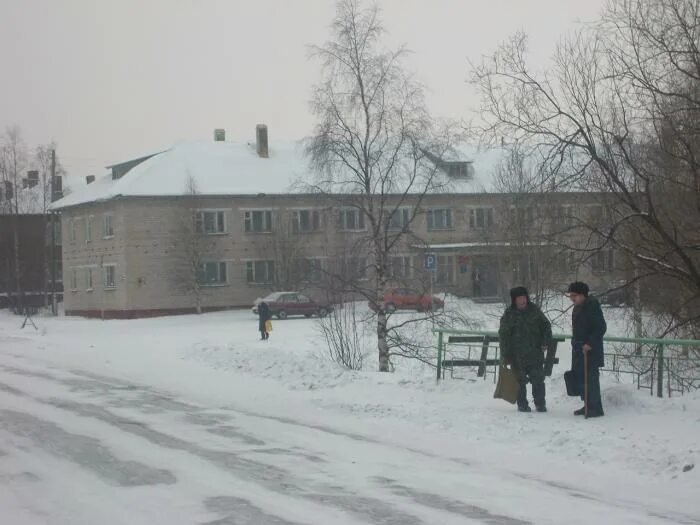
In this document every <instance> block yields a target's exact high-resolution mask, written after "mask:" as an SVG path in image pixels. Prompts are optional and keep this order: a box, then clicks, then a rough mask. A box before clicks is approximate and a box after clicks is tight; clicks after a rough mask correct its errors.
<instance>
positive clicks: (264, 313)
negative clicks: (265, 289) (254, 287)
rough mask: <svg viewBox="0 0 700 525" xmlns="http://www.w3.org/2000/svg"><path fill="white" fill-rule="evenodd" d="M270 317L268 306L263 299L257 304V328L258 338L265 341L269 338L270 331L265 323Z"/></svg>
mask: <svg viewBox="0 0 700 525" xmlns="http://www.w3.org/2000/svg"><path fill="white" fill-rule="evenodd" d="M271 319H272V315H271V314H270V307H269V306H268V305H267V303H266V302H265V301H262V302H261V303H260V304H258V329H259V330H260V339H261V340H262V341H265V340H266V339H269V338H270V332H269V331H268V329H267V323H268V321H270V320H271Z"/></svg>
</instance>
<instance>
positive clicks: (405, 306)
mask: <svg viewBox="0 0 700 525" xmlns="http://www.w3.org/2000/svg"><path fill="white" fill-rule="evenodd" d="M369 307H370V308H372V309H373V310H374V309H376V308H375V307H374V305H373V304H372V303H370V304H369ZM444 307H445V301H443V300H442V299H440V298H439V297H435V296H432V297H431V296H430V294H424V293H420V292H419V291H417V290H414V289H412V288H390V289H388V290H387V291H386V292H385V293H384V310H385V311H386V312H389V313H391V312H395V311H396V310H417V311H419V312H426V311H430V310H432V309H435V310H440V309H442V308H444Z"/></svg>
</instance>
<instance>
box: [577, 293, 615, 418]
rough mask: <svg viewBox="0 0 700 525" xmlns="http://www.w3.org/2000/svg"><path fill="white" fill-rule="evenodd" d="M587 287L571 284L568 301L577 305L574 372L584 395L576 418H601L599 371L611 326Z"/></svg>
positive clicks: (580, 391) (578, 388) (580, 390)
mask: <svg viewBox="0 0 700 525" xmlns="http://www.w3.org/2000/svg"><path fill="white" fill-rule="evenodd" d="M588 291H589V290H588V285H587V284H586V283H583V282H580V281H576V282H573V283H571V284H570V285H569V290H568V293H569V298H570V299H571V302H572V303H574V309H573V312H572V313H571V324H572V327H573V334H572V337H571V352H572V354H571V370H572V371H573V373H574V381H575V382H576V391H577V393H580V394H581V399H582V400H583V402H584V405H583V407H581V408H579V409H578V410H576V411H575V412H574V415H576V416H584V415H585V416H586V417H601V416H603V415H605V413H604V412H603V402H602V399H601V396H600V368H601V367H603V366H604V361H605V356H604V350H603V335H605V332H606V331H607V329H608V326H607V324H606V322H605V318H604V317H603V310H602V309H601V307H600V303H599V302H598V300H597V299H596V298H595V297H590V296H589V295H588Z"/></svg>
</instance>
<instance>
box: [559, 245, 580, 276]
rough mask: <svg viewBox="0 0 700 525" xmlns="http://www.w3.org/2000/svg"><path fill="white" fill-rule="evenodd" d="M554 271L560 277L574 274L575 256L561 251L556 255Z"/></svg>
mask: <svg viewBox="0 0 700 525" xmlns="http://www.w3.org/2000/svg"><path fill="white" fill-rule="evenodd" d="M555 266H556V270H557V271H558V272H559V273H560V274H562V275H570V274H571V273H574V272H576V266H577V264H576V256H575V255H574V253H573V252H570V251H563V252H560V253H558V254H557V255H556V258H555Z"/></svg>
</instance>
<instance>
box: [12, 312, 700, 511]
mask: <svg viewBox="0 0 700 525" xmlns="http://www.w3.org/2000/svg"><path fill="white" fill-rule="evenodd" d="M467 303H468V304H467ZM465 305H466V309H467V313H468V315H469V317H470V320H471V321H472V322H474V323H475V324H477V325H478V326H479V327H481V328H484V329H494V328H495V327H496V326H497V322H498V314H499V310H500V307H496V306H480V307H477V306H475V305H473V304H471V303H469V302H466V303H465ZM607 313H608V315H609V320H610V325H611V328H610V330H609V333H611V334H615V333H618V332H616V330H620V329H621V328H620V324H619V322H618V321H619V320H618V319H615V316H616V315H619V311H614V310H609V311H608V312H607ZM401 315H407V314H401ZM21 321H22V319H21V318H18V317H15V316H11V315H9V314H7V313H6V312H2V313H0V509H2V516H3V519H2V520H0V521H2V522H3V523H5V522H6V523H13V524H24V523H27V524H34V523H37V524H38V523H52V524H53V523H57V524H63V523H66V524H68V523H71V524H74V523H100V524H112V523H114V524H117V523H130V524H140V523H143V524H146V523H148V524H153V523H168V524H179V523H183V524H185V523H211V524H213V523H221V524H223V523H234V524H268V523H270V524H273V523H274V524H299V523H304V524H307V523H323V524H330V523H333V524H335V523H337V524H346V523H348V524H350V523H352V524H354V523H377V524H380V523H381V524H397V525H398V524H402V525H404V524H406V525H411V524H421V523H425V524H436V523H440V524H452V523H455V524H457V523H459V524H462V523H492V524H517V523H538V524H539V523H616V524H617V523H700V500H699V499H698V497H697V495H698V494H700V465H698V466H696V467H694V465H696V464H697V463H698V460H700V439H699V436H700V394H698V393H694V394H690V395H686V396H684V397H676V398H671V399H656V398H653V397H650V396H649V392H648V391H645V390H642V391H638V390H636V389H635V388H633V387H632V386H631V385H626V384H620V383H618V382H616V380H615V379H614V378H612V377H609V376H604V377H603V378H602V385H603V391H604V405H605V409H606V417H604V418H601V419H595V420H583V419H581V418H575V417H574V416H573V415H572V414H571V413H572V411H573V410H574V409H576V408H578V407H579V402H578V401H577V400H572V399H571V398H567V397H566V395H565V393H564V385H563V381H562V374H563V372H564V370H565V369H567V368H568V352H567V351H563V352H560V357H561V358H562V363H561V364H560V365H559V366H557V367H555V370H554V374H553V377H552V378H550V379H548V381H547V389H548V392H547V401H548V408H549V412H548V413H547V414H536V413H535V414H521V413H518V412H516V411H515V409H514V408H513V407H512V406H511V405H508V404H506V403H504V402H502V401H498V400H494V399H493V398H492V393H493V388H494V384H493V377H491V376H490V377H489V378H488V379H487V380H483V379H480V378H477V377H476V374H475V372H470V371H461V372H460V375H461V376H463V377H464V379H449V378H448V379H446V380H445V381H443V382H441V383H439V384H436V382H435V377H434V370H433V369H432V368H429V367H426V366H424V365H421V364H419V363H417V362H400V361H397V362H396V371H395V372H394V373H392V374H380V373H377V372H374V371H373V369H374V359H371V360H370V361H369V362H368V367H367V371H362V372H349V371H345V370H342V369H340V368H339V367H338V366H337V365H335V364H334V363H332V362H330V360H328V359H327V357H326V352H325V350H324V342H323V341H322V340H321V339H320V336H319V334H318V330H317V325H316V321H315V320H313V319H303V318H302V319H289V320H286V321H275V322H274V331H273V333H272V336H271V339H270V340H269V341H266V342H263V341H259V340H258V333H257V332H256V329H257V320H256V318H255V317H254V316H253V315H252V314H251V312H250V311H235V312H220V313H213V314H206V315H202V316H181V317H168V318H158V319H147V320H134V321H99V320H85V319H78V318H65V317H59V318H48V317H39V318H35V321H36V323H37V325H38V327H39V330H38V331H34V330H33V329H32V328H25V329H24V330H20V328H19V326H20V324H21ZM566 323H567V321H566V319H562V320H561V322H560V326H559V327H558V328H559V329H558V330H557V331H565V330H567V329H568V327H567V326H566Z"/></svg>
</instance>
